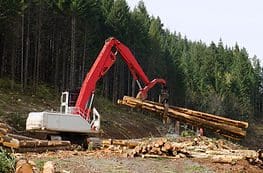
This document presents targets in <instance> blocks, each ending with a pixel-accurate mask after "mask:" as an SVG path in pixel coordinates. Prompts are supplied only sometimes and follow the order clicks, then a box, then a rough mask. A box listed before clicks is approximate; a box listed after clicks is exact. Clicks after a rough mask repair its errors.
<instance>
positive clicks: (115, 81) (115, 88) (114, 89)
mask: <svg viewBox="0 0 263 173" xmlns="http://www.w3.org/2000/svg"><path fill="white" fill-rule="evenodd" d="M118 64H119V63H118V61H117V62H116V63H115V65H114V73H113V87H112V102H113V103H116V101H117V98H118V71H119V69H118Z"/></svg>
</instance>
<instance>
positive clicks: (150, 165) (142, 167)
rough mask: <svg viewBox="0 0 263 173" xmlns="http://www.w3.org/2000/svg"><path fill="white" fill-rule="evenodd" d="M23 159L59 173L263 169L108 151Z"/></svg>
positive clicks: (205, 172)
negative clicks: (49, 164)
mask: <svg viewBox="0 0 263 173" xmlns="http://www.w3.org/2000/svg"><path fill="white" fill-rule="evenodd" d="M22 157H26V158H28V159H30V160H33V161H34V162H35V163H36V165H37V167H39V168H41V167H43V164H44V163H45V162H46V161H52V162H53V163H54V164H55V168H56V172H61V173H69V172H70V173H80V172H87V173H104V172H106V173H111V172H112V173H115V172H120V173H146V172H152V173H169V172H171V173H172V172H175V173H177V172H178V173H184V172H186V173H210V172H211V173H212V172H218V173H221V172H226V173H230V172H240V173H241V172H242V173H260V172H263V169H260V168H258V167H257V166H254V165H251V164H249V163H248V162H247V161H239V162H237V163H234V164H222V163H212V162H211V161H210V160H206V159H189V158H180V159H160V158H158V159H157V158H156V159H154V158H140V157H136V158H127V157H125V156H124V155H123V154H122V153H118V152H116V153H114V152H112V151H109V150H107V149H106V150H98V151H57V152H46V153H42V154H37V153H28V154H26V155H23V156H22Z"/></svg>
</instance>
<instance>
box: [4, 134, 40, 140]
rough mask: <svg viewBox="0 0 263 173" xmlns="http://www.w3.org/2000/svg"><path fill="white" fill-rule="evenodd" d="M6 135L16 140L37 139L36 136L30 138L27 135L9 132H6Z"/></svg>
mask: <svg viewBox="0 0 263 173" xmlns="http://www.w3.org/2000/svg"><path fill="white" fill-rule="evenodd" d="M6 136H8V137H11V138H15V139H18V140H39V139H36V138H31V137H27V136H23V135H17V134H11V133H8V134H6Z"/></svg>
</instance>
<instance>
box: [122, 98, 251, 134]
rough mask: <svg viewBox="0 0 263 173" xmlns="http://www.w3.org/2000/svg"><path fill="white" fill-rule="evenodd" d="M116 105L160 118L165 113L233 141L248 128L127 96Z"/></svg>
mask: <svg viewBox="0 0 263 173" xmlns="http://www.w3.org/2000/svg"><path fill="white" fill-rule="evenodd" d="M118 104H121V105H125V106H129V107H131V108H139V109H142V110H147V111H151V112H155V113H159V114H161V115H162V116H163V114H164V112H166V115H165V116H168V117H171V118H173V119H175V120H178V121H181V122H184V123H187V124H191V125H193V126H197V127H203V128H208V129H210V130H212V131H214V132H216V133H219V134H221V135H223V136H227V137H230V138H233V139H240V138H242V137H244V136H245V135H246V131H245V130H246V129H247V128H248V123H247V122H243V121H237V120H232V119H229V118H224V117H221V116H217V115H213V114H208V113H203V112H199V111H194V110H190V109H186V108H181V107H175V106H169V107H168V108H166V107H164V105H163V104H160V103H156V102H152V101H147V100H140V99H136V98H133V97H129V96H124V97H123V99H122V100H118Z"/></svg>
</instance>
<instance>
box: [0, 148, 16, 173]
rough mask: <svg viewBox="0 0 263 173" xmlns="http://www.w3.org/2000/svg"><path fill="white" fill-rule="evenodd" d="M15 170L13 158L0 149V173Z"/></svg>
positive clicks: (8, 172)
mask: <svg viewBox="0 0 263 173" xmlns="http://www.w3.org/2000/svg"><path fill="white" fill-rule="evenodd" d="M14 169H15V158H14V157H13V156H11V155H10V154H9V153H7V152H6V151H5V150H3V149H2V148H0V172H1V173H10V172H13V171H14Z"/></svg>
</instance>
